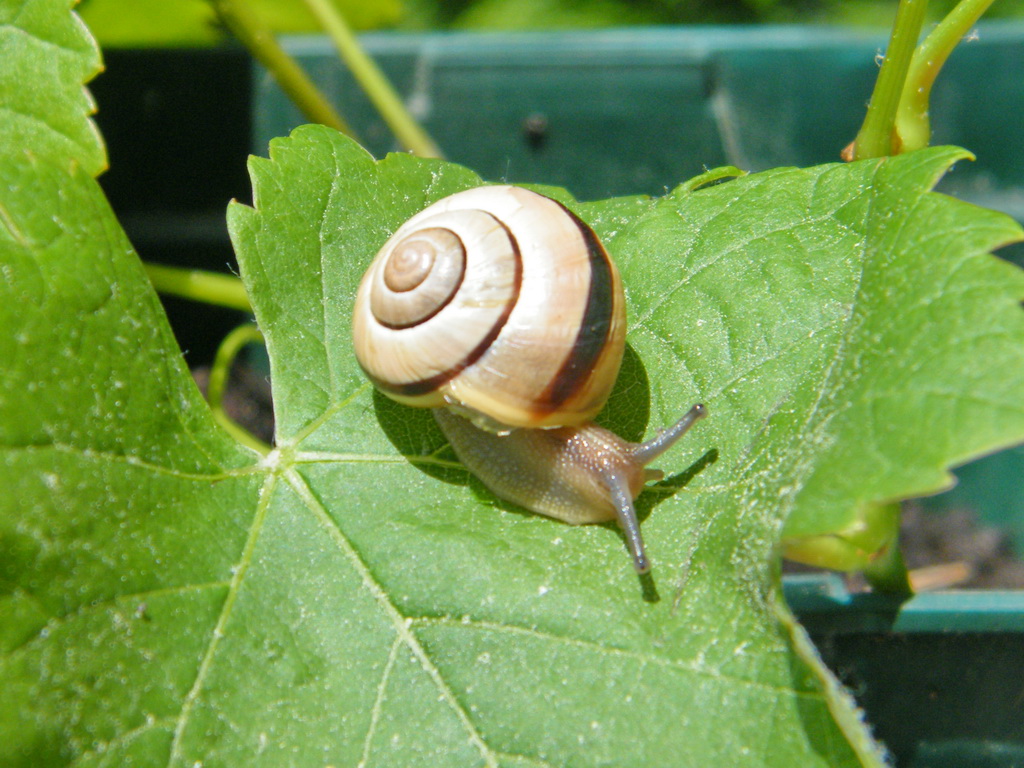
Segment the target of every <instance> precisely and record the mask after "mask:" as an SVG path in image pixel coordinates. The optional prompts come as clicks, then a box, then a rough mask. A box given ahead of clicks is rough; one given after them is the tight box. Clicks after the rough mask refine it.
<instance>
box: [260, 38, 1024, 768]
mask: <svg viewBox="0 0 1024 768" xmlns="http://www.w3.org/2000/svg"><path fill="white" fill-rule="evenodd" d="M977 38H978V39H977V40H975V41H972V42H970V43H968V44H965V45H963V46H961V48H960V49H958V50H957V51H956V52H955V53H954V55H953V56H952V58H951V59H950V61H949V63H948V65H947V67H946V71H944V72H943V74H942V76H941V77H940V79H939V81H938V83H937V85H936V87H935V91H934V93H933V109H932V113H931V117H932V124H933V126H934V130H935V135H934V143H936V144H939V143H953V144H960V145H963V146H967V147H969V148H971V149H972V150H973V151H974V152H975V153H976V154H977V162H975V163H973V164H961V165H960V166H958V167H957V168H956V170H955V171H954V173H952V174H951V175H950V176H949V177H948V178H947V179H946V180H945V181H944V182H943V187H942V190H943V191H945V192H947V193H948V194H951V195H955V196H958V197H961V198H964V199H967V200H970V201H973V202H976V203H978V204H980V205H984V206H987V207H991V208H995V209H997V210H1002V211H1004V212H1007V213H1009V214H1011V215H1013V216H1015V217H1016V218H1017V219H1018V220H1020V221H1024V140H1022V137H1024V118H1022V117H1021V116H1022V115H1024V77H1022V76H1021V73H1024V23H1002V24H990V25H981V26H980V27H979V30H978V35H977ZM362 42H363V43H364V45H365V46H366V47H367V48H368V50H369V51H370V53H371V54H372V55H373V56H374V57H375V58H376V59H377V61H378V62H379V64H380V65H381V66H382V68H383V69H384V71H385V72H386V73H387V74H388V75H389V76H390V77H391V79H392V81H393V82H394V83H395V84H396V86H397V88H398V90H399V91H400V93H401V94H402V95H403V96H404V98H405V99H406V101H407V103H408V104H409V105H410V106H411V108H412V110H413V112H414V113H415V114H416V115H417V117H418V118H419V119H420V120H421V121H422V122H423V124H424V125H425V127H426V128H427V129H428V130H429V131H430V133H431V134H432V135H433V137H434V138H435V139H436V140H437V141H438V143H439V144H440V146H441V147H442V149H443V150H444V152H445V153H446V155H447V157H448V158H449V159H451V160H453V161H455V162H459V163H462V164H465V165H467V166H469V167H471V168H473V169H474V170H476V171H477V172H479V173H480V174H481V175H483V176H484V177H485V178H488V179H492V180H507V181H511V182H533V183H547V184H556V185H560V186H564V187H567V188H568V189H570V190H571V191H572V192H573V193H574V194H575V195H577V196H578V197H580V198H583V199H594V198H599V197H606V196H611V195H626V194H635V193H648V194H659V193H662V192H664V191H666V190H668V189H671V188H672V187H673V186H675V185H676V184H678V183H679V182H680V181H682V180H685V179H687V178H689V177H691V176H693V175H695V174H697V173H699V172H701V171H702V170H703V169H705V168H708V167H712V166H716V165H725V164H733V165H738V166H741V167H744V168H747V169H750V170H760V169H765V168H771V167H776V166H782V165H813V164H817V163H824V162H832V161H836V160H838V159H839V152H840V150H841V149H842V148H843V147H844V146H845V145H846V144H847V143H848V142H849V141H850V140H851V139H852V138H853V137H854V135H855V134H856V132H857V129H858V128H859V125H860V122H861V120H862V119H863V114H864V106H865V103H866V101H867V99H868V97H869V95H870V92H871V87H872V84H873V82H874V78H875V75H876V73H877V64H876V62H875V55H876V53H877V52H878V51H880V50H881V49H882V48H883V47H884V45H885V44H886V35H885V33H883V32H879V33H867V32H852V31H843V30H835V29H824V28H803V27H799V28H798V27H782V28H728V29H725V28H685V29H684V28H666V29H640V30H615V31H607V32H579V33H544V34H500V35H497V34H495V35H470V34H428V35H386V34H375V35H367V36H365V37H363V38H362ZM288 47H289V48H290V50H291V52H292V53H293V54H295V55H296V56H297V57H298V58H299V59H300V60H301V62H302V64H303V65H304V66H305V67H307V68H308V70H309V71H310V72H311V73H312V75H313V77H314V79H315V80H316V81H317V82H318V83H319V84H320V86H321V87H322V88H323V89H324V90H325V92H326V93H327V94H328V95H329V97H330V98H331V99H333V100H334V101H335V103H336V104H337V106H338V107H339V108H340V110H341V112H342V113H343V114H344V115H345V117H346V119H348V120H349V121H350V122H351V123H352V124H353V125H354V127H355V128H356V130H357V131H358V133H359V137H360V140H361V141H362V142H363V143H364V145H365V146H367V147H368V148H369V149H370V150H371V151H372V152H373V153H374V154H376V155H377V156H383V155H384V154H385V153H386V152H388V151H393V150H396V149H398V147H396V145H395V144H394V141H393V139H392V138H391V136H390V133H389V132H388V131H387V129H386V127H385V126H384V125H383V123H382V122H381V120H380V119H379V118H378V117H377V115H376V113H375V112H374V110H373V109H372V107H371V105H370V104H369V103H368V101H367V100H366V98H365V97H364V96H363V94H362V93H361V91H360V90H359V88H358V87H357V86H356V85H355V83H354V82H353V81H352V79H351V77H350V76H349V75H348V74H347V73H346V72H345V71H344V70H343V69H342V67H341V66H340V65H339V64H338V62H337V59H336V56H335V53H334V51H333V49H332V47H331V45H330V43H329V42H328V41H327V40H325V39H320V38H302V39H293V40H291V41H289V42H288ZM254 80H255V94H256V95H255V112H254V119H253V130H254V138H253V146H252V149H253V151H254V152H255V153H258V154H261V155H265V154H266V148H267V142H268V141H269V140H270V139H271V138H273V137H275V136H282V135H285V134H287V133H288V132H289V131H290V130H291V129H292V128H294V127H295V126H297V125H299V124H301V123H303V122H305V120H304V119H303V118H302V117H301V115H300V114H299V113H298V112H297V111H296V110H295V109H294V107H292V106H291V105H290V103H289V102H288V101H287V100H286V99H285V97H284V96H283V95H282V94H281V92H280V91H279V90H278V89H277V87H276V86H275V85H274V84H273V82H272V81H271V80H270V78H269V77H268V75H267V74H266V73H265V72H263V71H262V70H260V69H257V70H256V74H255V76H254ZM1002 255H1004V256H1007V257H1008V258H1015V259H1021V260H1024V259H1022V257H1024V249H1017V251H1016V252H1013V251H1011V250H1009V249H1008V252H1006V253H1004V254H1002ZM962 475H963V477H964V482H963V484H962V485H961V487H960V488H959V489H957V490H956V491H954V492H953V494H946V495H944V496H942V497H937V499H936V500H935V501H934V505H935V506H939V507H942V506H950V505H955V504H961V505H962V504H966V505H970V506H972V507H974V508H975V509H976V510H977V511H979V512H980V513H981V515H982V516H983V518H985V519H987V520H989V521H994V522H998V523H1000V524H1001V525H1003V526H1004V528H1006V529H1007V530H1009V531H1010V532H1011V533H1012V534H1014V535H1015V536H1016V540H1017V542H1018V544H1019V545H1020V551H1022V552H1024V484H1022V483H1021V478H1022V477H1024V451H1007V452H1004V453H1002V454H999V455H997V456H995V457H991V458H989V459H987V460H983V461H980V462H976V463H974V464H972V465H969V466H967V467H965V468H963V470H962ZM956 494H959V495H956ZM786 591H787V597H788V598H789V601H790V604H791V605H792V606H793V607H794V609H795V610H796V611H797V613H798V614H799V616H800V617H801V620H802V621H803V622H804V624H805V626H807V627H808V629H809V631H810V632H811V633H812V635H813V636H814V638H815V640H816V642H817V644H818V647H819V648H820V649H821V653H822V655H823V657H824V658H825V660H826V662H827V663H828V664H829V665H830V666H831V668H832V669H833V670H834V671H835V672H836V673H837V674H838V676H839V678H840V679H841V680H842V681H843V682H844V683H845V684H846V685H847V686H848V687H849V688H850V690H851V691H853V693H854V694H855V695H856V696H857V698H858V700H859V701H860V703H861V705H862V706H863V707H864V708H865V710H866V711H867V716H868V718H869V720H870V721H871V722H872V723H874V724H875V727H876V729H877V734H878V736H879V737H880V738H881V739H882V740H883V741H884V742H885V743H886V744H887V745H888V747H889V748H890V749H891V750H892V752H893V754H894V756H895V757H896V759H897V763H898V764H899V765H901V766H914V768H924V767H925V766H928V767H929V768H930V767H931V766H968V767H971V766H974V767H980V766H1003V767H1006V766H1014V765H1016V766H1021V765H1024V693H1022V692H1024V593H1012V592H945V593H936V594H926V595H919V596H917V597H915V598H913V599H911V600H909V601H907V602H905V603H902V604H901V603H900V601H898V600H894V599H891V598H887V597H885V596H879V595H851V594H849V593H847V592H846V590H845V588H844V587H843V581H842V580H841V579H840V578H839V577H820V576H815V577H788V578H787V582H786Z"/></svg>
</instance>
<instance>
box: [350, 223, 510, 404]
mask: <svg viewBox="0 0 1024 768" xmlns="http://www.w3.org/2000/svg"><path fill="white" fill-rule="evenodd" d="M482 213H487V212H486V211H482ZM487 215H488V216H491V218H492V219H494V221H495V222H496V223H497V224H498V226H500V227H501V228H502V229H503V230H504V231H505V235H506V236H507V237H508V241H509V245H511V247H512V253H513V255H514V256H515V264H516V272H515V287H514V290H513V294H512V296H511V297H509V300H508V301H507V302H505V308H504V311H502V313H501V316H500V317H499V318H498V319H497V320H496V321H495V323H494V325H492V326H491V329H490V330H489V331H488V332H487V334H486V335H485V336H484V337H483V339H481V340H480V343H479V344H477V345H476V346H475V347H474V348H473V349H472V350H470V352H469V354H468V355H466V356H465V357H463V358H462V360H460V361H459V362H458V363H456V364H455V365H453V366H452V367H451V368H449V369H448V370H446V371H441V372H440V373H437V374H434V375H433V376H431V377H430V378H427V379H417V380H416V381H409V382H406V383H404V384H395V383H393V382H386V381H381V380H380V379H378V378H376V377H375V376H372V375H370V374H369V372H367V376H368V377H369V378H370V380H371V381H372V382H373V383H374V384H375V385H376V386H377V387H379V388H380V389H381V390H383V391H386V392H394V393H395V394H396V395H410V396H415V395H424V394H426V393H427V392H433V391H434V390H435V389H438V388H439V387H441V386H443V385H444V384H445V383H447V382H449V381H451V380H452V379H454V378H455V377H456V376H458V375H459V374H460V373H462V371H464V370H466V369H467V368H469V366H471V365H473V363H475V362H476V361H477V360H479V359H480V358H481V357H483V356H484V353H486V352H487V350H488V349H490V347H491V345H492V344H493V343H494V341H495V339H497V338H498V335H499V334H500V333H501V331H502V329H503V328H504V327H505V323H506V322H508V318H509V315H511V314H512V309H513V308H514V307H515V305H516V302H517V301H518V300H519V291H520V289H521V288H522V285H523V257H522V254H521V253H520V251H519V242H518V241H517V240H516V238H515V236H514V235H513V234H512V231H511V230H510V229H509V228H508V227H506V226H505V224H504V222H502V221H499V220H498V219H497V218H496V217H494V216H492V215H491V214H489V213H488V214H487ZM468 257H469V255H468V254H467V259H468ZM466 269H468V264H467V266H466ZM464 271H465V270H464Z"/></svg>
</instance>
